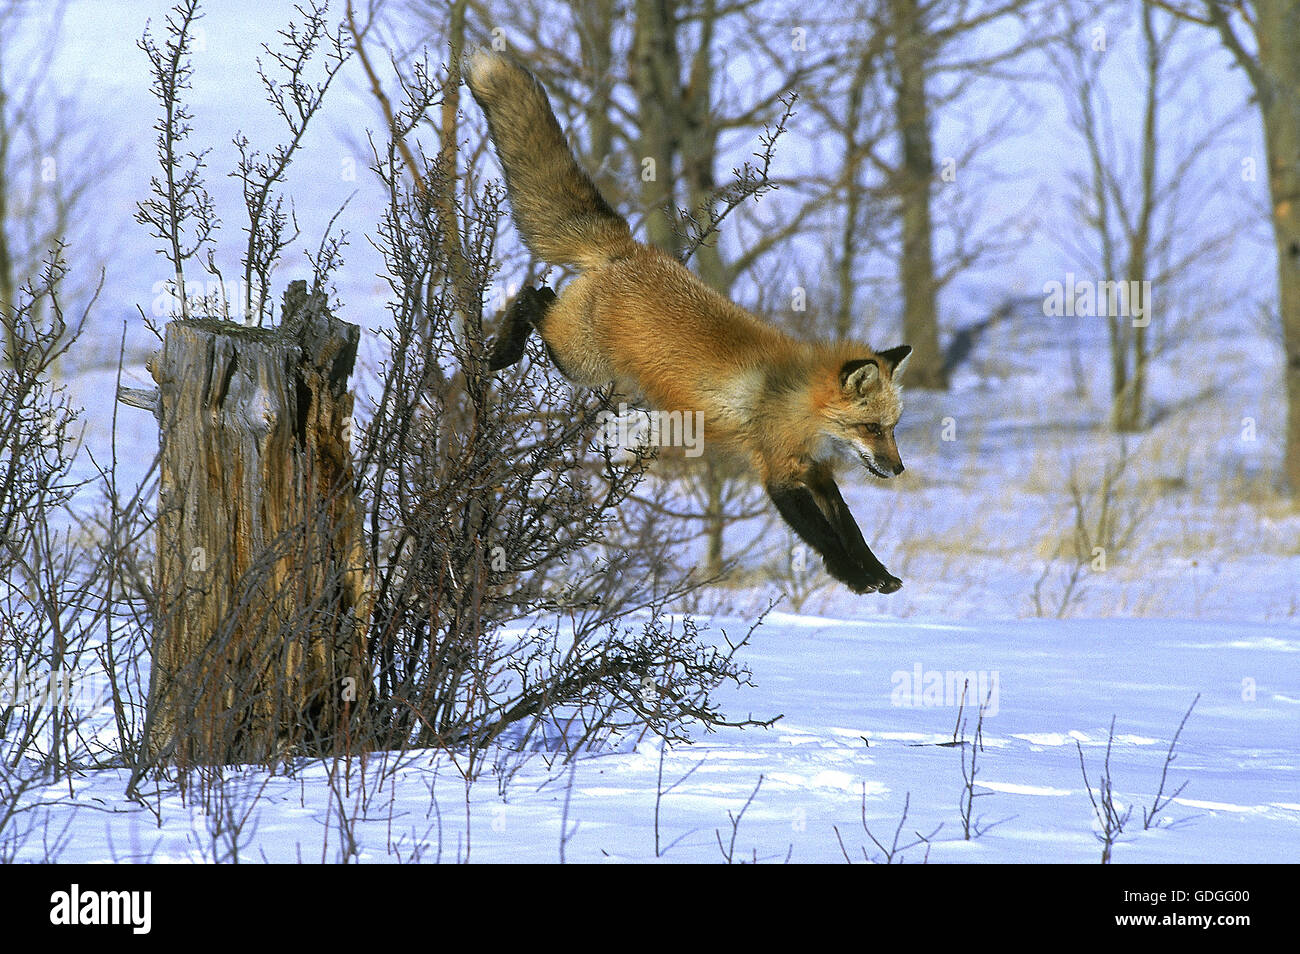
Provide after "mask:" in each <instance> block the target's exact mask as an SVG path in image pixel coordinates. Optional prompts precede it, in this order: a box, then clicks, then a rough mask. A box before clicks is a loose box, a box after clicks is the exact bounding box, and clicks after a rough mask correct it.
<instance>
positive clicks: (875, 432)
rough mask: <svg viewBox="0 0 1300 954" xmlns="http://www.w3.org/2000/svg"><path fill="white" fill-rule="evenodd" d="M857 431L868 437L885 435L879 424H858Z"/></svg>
mask: <svg viewBox="0 0 1300 954" xmlns="http://www.w3.org/2000/svg"><path fill="white" fill-rule="evenodd" d="M858 430H860V431H862V432H863V433H864V434H868V435H870V436H871V437H880V436H881V435H883V434H884V433H885V431H884V429H883V428H882V427H881V426H880V425H879V424H859V425H858Z"/></svg>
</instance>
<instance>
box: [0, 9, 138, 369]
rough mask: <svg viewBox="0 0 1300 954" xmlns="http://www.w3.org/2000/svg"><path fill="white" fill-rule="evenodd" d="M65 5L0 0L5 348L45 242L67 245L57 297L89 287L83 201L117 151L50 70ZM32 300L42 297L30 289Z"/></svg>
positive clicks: (89, 221)
mask: <svg viewBox="0 0 1300 954" xmlns="http://www.w3.org/2000/svg"><path fill="white" fill-rule="evenodd" d="M66 9H67V4H66V3H65V2H61V0H60V2H52V3H45V4H34V3H31V2H26V0H4V2H0V320H2V321H3V324H4V336H5V341H4V348H5V351H6V353H7V354H8V353H12V351H13V349H14V347H15V346H16V345H17V344H19V336H18V335H17V332H16V330H15V327H14V323H15V321H16V320H17V319H16V308H17V307H18V299H19V294H20V289H21V288H22V287H23V286H24V285H25V284H27V283H28V282H32V281H39V276H40V273H41V271H42V269H43V268H45V264H46V262H47V259H48V255H49V254H50V252H52V251H54V250H56V249H57V250H59V252H60V254H62V250H63V248H65V247H75V250H76V253H77V254H76V255H75V256H74V260H73V261H69V262H68V263H67V264H68V265H69V273H68V274H69V280H66V281H64V282H62V285H63V295H64V297H65V299H68V298H80V297H83V296H85V295H86V294H88V293H90V292H92V291H93V289H94V287H95V285H96V281H95V279H94V277H93V272H94V271H95V269H94V268H93V267H92V263H93V261H94V258H95V254H96V253H95V249H94V247H93V243H94V241H95V235H94V227H93V223H94V222H95V220H96V217H95V216H93V215H90V214H88V208H87V205H88V202H89V201H90V200H91V199H92V198H93V191H92V190H93V188H94V186H95V184H96V183H98V182H100V181H101V180H102V179H103V177H104V176H105V175H106V174H107V173H108V172H109V171H110V170H111V169H112V168H113V167H114V166H115V165H116V164H117V163H118V162H119V161H120V158H121V152H120V150H118V149H112V148H107V149H106V148H105V145H104V143H103V141H102V139H92V138H91V137H89V136H88V135H87V134H86V127H87V117H86V115H85V113H84V111H83V110H82V109H81V108H80V107H79V106H78V105H77V103H76V101H75V100H74V99H73V98H71V97H70V96H68V95H65V94H63V93H61V92H60V91H59V90H58V89H57V87H56V86H55V84H54V81H53V79H52V76H53V73H52V72H51V70H50V63H51V60H52V59H53V57H54V55H55V53H56V51H57V50H58V47H59V41H60V37H61V35H62V27H63V20H64V16H65V13H66ZM37 37H39V39H37ZM33 304H34V305H35V307H38V308H44V307H45V306H46V302H45V301H44V300H42V299H40V298H39V297H38V299H37V300H36V301H35V302H34V303H33Z"/></svg>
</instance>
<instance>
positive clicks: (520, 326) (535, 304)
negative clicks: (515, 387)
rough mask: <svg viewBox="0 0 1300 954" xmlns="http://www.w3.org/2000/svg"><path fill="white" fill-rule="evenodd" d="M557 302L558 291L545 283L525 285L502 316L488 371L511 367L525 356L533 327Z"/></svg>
mask: <svg viewBox="0 0 1300 954" xmlns="http://www.w3.org/2000/svg"><path fill="white" fill-rule="evenodd" d="M554 301H555V292H553V291H551V289H549V288H547V287H546V286H545V285H543V286H541V287H540V288H525V289H524V290H523V291H521V292H520V293H519V294H518V295H516V296H515V299H514V301H512V302H511V303H510V306H509V307H508V308H506V313H505V316H504V317H503V318H502V319H501V327H500V329H499V330H498V331H497V336H496V338H494V339H493V341H492V350H491V352H490V353H489V354H488V370H489V371H500V370H501V369H502V368H508V367H510V365H512V364H514V363H515V362H517V361H518V360H519V359H520V358H522V357H523V356H524V345H526V344H527V343H528V336H529V335H530V334H532V333H533V326H534V325H536V324H537V322H538V321H540V320H541V318H542V316H543V315H545V314H546V311H547V309H548V308H550V307H551V303H552V302H554Z"/></svg>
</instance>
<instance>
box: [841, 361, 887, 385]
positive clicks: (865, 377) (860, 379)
mask: <svg viewBox="0 0 1300 954" xmlns="http://www.w3.org/2000/svg"><path fill="white" fill-rule="evenodd" d="M879 380H880V365H879V364H877V363H876V359H875V358H860V359H858V360H855V361H846V362H844V367H842V368H840V387H842V388H844V390H845V391H847V392H848V393H850V394H866V393H867V389H868V388H870V387H871V386H872V385H874V384H876V383H877V382H878V381H879Z"/></svg>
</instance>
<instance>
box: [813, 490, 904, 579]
mask: <svg viewBox="0 0 1300 954" xmlns="http://www.w3.org/2000/svg"><path fill="white" fill-rule="evenodd" d="M808 483H809V487H810V488H811V489H812V492H813V496H814V497H815V498H817V504H818V507H819V509H821V511H822V512H823V513H825V514H826V517H827V519H828V520H829V521H830V524H831V526H832V527H834V528H835V532H836V533H837V534H838V535H839V538H840V542H841V543H842V544H843V545H844V549H845V550H847V551H848V552H849V554H850V555H852V556H853V557H854V558H855V559H856V561H857V562H858V563H859V565H861V566H862V567H863V569H865V570H867V571H868V572H869V573H871V574H873V576H874V578H875V580H876V581H877V586H876V588H877V589H878V590H879V591H880V592H881V593H893V592H894V591H895V590H897V589H899V588H900V587H901V586H902V585H903V581H902V580H900V579H899V578H898V577H896V576H894V575H893V574H891V573H890V572H889V571H888V570H886V569H885V565H884V564H883V563H881V562H880V560H879V559H878V558H877V557H876V555H875V554H874V553H872V552H871V547H869V546H867V541H866V540H865V539H863V537H862V531H861V530H859V529H858V524H857V521H855V520H854V519H853V511H851V510H850V509H849V505H848V504H847V503H845V502H844V497H843V496H841V495H840V488H839V485H838V484H836V483H835V477H834V476H833V475H832V474H831V470H830V468H829V467H826V466H825V465H822V464H818V465H814V467H813V468H812V472H811V474H810V475H809V480H808Z"/></svg>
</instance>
